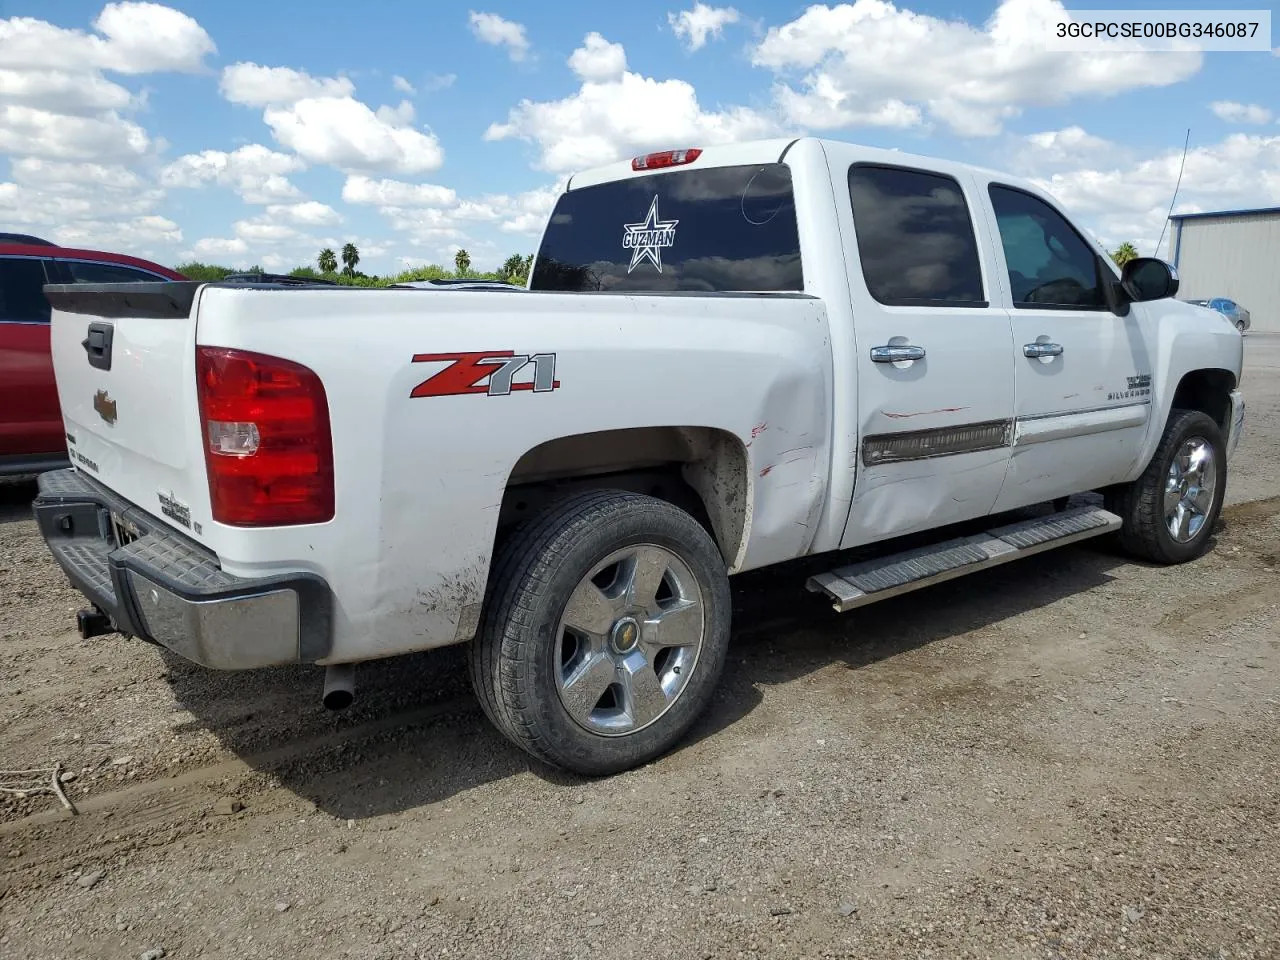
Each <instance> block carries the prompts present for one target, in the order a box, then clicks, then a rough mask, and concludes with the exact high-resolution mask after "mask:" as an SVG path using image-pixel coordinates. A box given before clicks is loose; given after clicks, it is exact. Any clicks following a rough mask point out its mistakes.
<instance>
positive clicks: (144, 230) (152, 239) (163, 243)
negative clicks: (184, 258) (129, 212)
mask: <svg viewBox="0 0 1280 960" xmlns="http://www.w3.org/2000/svg"><path fill="white" fill-rule="evenodd" d="M52 239H53V240H56V241H57V242H58V243H61V244H63V245H64V246H68V247H81V248H89V249H95V248H96V249H105V250H125V251H128V252H130V253H133V254H136V255H139V256H143V257H151V258H158V257H160V256H161V255H160V254H158V253H156V252H155V251H156V249H167V248H169V247H170V246H171V245H172V244H176V243H181V242H182V230H181V229H179V227H178V225H177V224H176V223H174V222H173V221H172V220H170V219H168V218H167V217H161V216H157V215H151V216H144V217H134V218H132V219H129V220H80V221H77V222H76V223H70V224H64V225H62V226H58V227H55V228H54V230H53V237H52ZM157 245H158V247H157ZM162 262H163V261H162Z"/></svg>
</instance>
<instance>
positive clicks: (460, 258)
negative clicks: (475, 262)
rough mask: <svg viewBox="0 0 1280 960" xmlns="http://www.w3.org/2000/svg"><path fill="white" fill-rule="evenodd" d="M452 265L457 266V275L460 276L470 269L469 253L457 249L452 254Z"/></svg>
mask: <svg viewBox="0 0 1280 960" xmlns="http://www.w3.org/2000/svg"><path fill="white" fill-rule="evenodd" d="M453 265H454V266H455V267H457V268H458V276H462V275H463V274H465V273H466V272H467V271H468V270H470V269H471V254H469V253H467V251H465V250H459V251H458V252H457V253H455V254H454V255H453Z"/></svg>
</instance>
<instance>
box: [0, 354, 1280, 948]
mask: <svg viewBox="0 0 1280 960" xmlns="http://www.w3.org/2000/svg"><path fill="white" fill-rule="evenodd" d="M1246 349H1247V354H1248V368H1247V372H1246V376H1245V380H1244V387H1245V389H1246V391H1247V394H1248V400H1249V425H1248V431H1247V434H1246V437H1245V440H1244V441H1243V444H1242V446H1241V450H1240V453H1239V455H1238V459H1237V460H1235V461H1233V464H1232V475H1231V480H1230V487H1229V492H1228V496H1229V500H1230V502H1231V503H1232V504H1233V505H1232V506H1231V507H1230V508H1229V509H1228V510H1227V511H1226V514H1225V519H1224V523H1223V524H1222V525H1221V528H1220V530H1219V531H1218V532H1217V534H1216V536H1217V543H1216V547H1215V550H1214V551H1213V552H1212V553H1211V554H1209V555H1208V556H1207V557H1205V558H1204V559H1202V560H1200V561H1198V562H1196V563H1194V564H1190V565H1187V566H1183V567H1178V568H1157V567H1149V566H1145V565H1141V564H1134V563H1130V562H1128V561H1126V560H1125V559H1124V558H1122V557H1120V556H1119V555H1117V554H1116V553H1114V552H1112V551H1111V549H1110V548H1109V547H1107V546H1106V545H1092V546H1088V547H1080V548H1068V549H1065V550H1062V551H1057V552H1051V553H1049V554H1045V555H1042V556H1040V557H1033V558H1029V559H1026V560H1023V561H1020V562H1019V563H1017V564H1012V565H1010V566H1008V567H1004V568H998V569H996V570H992V571H987V572H986V573H982V574H976V575H973V576H971V577H967V578H962V579H960V580H956V581H952V582H950V583H947V584H942V585H940V586H937V587H934V588H931V589H929V590H926V591H922V592H921V593H918V594H914V595H909V596H907V597H903V598H899V599H896V600H890V601H886V602H884V603H881V604H877V605H875V606H873V607H869V608H866V609H865V610H863V611H859V612H857V613H854V614H848V615H845V616H843V617H841V616H837V615H835V614H833V613H831V612H830V610H829V608H828V607H826V606H825V605H824V604H823V603H822V602H821V601H820V600H819V599H817V598H816V597H812V596H810V595H808V594H805V593H804V592H803V591H800V590H798V589H797V588H798V586H799V580H798V577H797V576H796V575H795V574H794V573H793V572H787V571H784V572H783V573H782V574H771V575H767V576H766V575H751V576H748V577H742V578H738V582H737V586H736V594H737V599H738V604H739V613H738V615H737V620H736V622H737V631H736V635H735V646H734V652H733V655H732V657H731V660H730V663H729V666H728V668H727V670H726V675H725V678H724V681H723V683H722V685H721V688H720V694H719V697H718V700H717V702H716V704H715V707H714V709H713V710H712V711H711V712H710V715H709V716H707V717H706V718H704V720H703V721H702V722H701V723H700V724H699V725H698V727H697V728H696V729H695V731H694V733H693V735H692V736H691V737H690V738H689V739H688V741H687V742H686V743H685V744H684V745H683V746H682V747H681V748H680V749H679V750H677V751H676V752H674V753H672V754H671V755H669V756H667V757H665V758H663V759H661V760H659V761H657V762H655V763H653V764H651V765H649V766H647V767H644V768H642V769H640V770H636V771H632V772H630V773H627V774H624V775H621V776H618V777H614V778H611V779H608V780H599V781H584V780H580V779H577V778H573V777H569V776H565V775H561V774H558V773H555V772H553V771H549V770H547V769H546V768H543V767H541V766H538V765H537V764H535V763H533V762H532V761H530V760H528V759H527V758H526V757H525V756H524V755H523V754H521V753H520V752H518V751H516V750H515V749H514V748H512V747H509V746H508V745H507V744H506V743H505V741H503V740H501V739H500V738H499V737H498V736H497V735H496V734H494V733H493V732H492V731H491V730H490V729H489V727H488V726H487V725H486V724H485V723H484V721H483V719H482V717H481V715H480V713H479V709H478V707H477V706H476V705H475V703H474V701H473V700H472V698H471V697H470V695H469V693H468V691H467V688H466V683H465V679H464V677H463V673H462V671H461V665H460V660H459V658H458V656H457V653H456V651H445V652H442V653H440V654H437V655H431V656H423V657H414V658H407V659H404V660H401V661H392V662H387V663H379V664H374V665H371V666H369V667H368V668H367V669H364V670H362V673H361V677H360V681H361V694H360V697H359V698H358V699H357V701H356V705H355V706H354V707H353V708H352V709H351V710H350V711H348V712H347V713H346V714H343V715H340V716H336V717H335V716H334V715H331V714H327V713H325V712H324V711H323V710H322V708H321V707H320V704H319V696H318V694H319V685H320V674H319V671H316V670H279V671H271V672H266V673H260V674H254V675H231V674H218V673H211V672H208V671H203V670H200V669H197V668H194V667H190V666H188V665H186V664H184V663H183V662H182V661H180V660H178V659H176V658H173V657H171V656H169V655H167V654H165V653H164V652H163V651H160V650H158V649H156V648H153V647H150V646H147V645H145V644H141V643H138V642H136V641H127V640H124V639H122V638H120V637H116V636H111V637H103V638H99V639H96V640H94V641H91V642H88V643H85V642H82V641H80V640H79V639H78V637H76V636H75V635H74V633H73V632H72V631H71V629H70V628H71V619H70V618H71V615H72V613H73V611H74V610H75V609H77V608H78V607H79V606H80V605H81V602H80V599H79V597H78V595H77V594H76V593H75V592H74V591H72V590H71V589H70V588H68V587H66V586H65V583H64V581H63V579H62V577H61V576H60V574H59V573H58V572H57V570H56V568H55V567H54V566H53V564H52V562H51V561H50V560H49V558H48V556H47V554H46V551H45V549H44V546H43V544H42V543H41V541H40V539H39V536H38V534H37V533H36V531H35V527H34V524H33V523H32V522H31V521H30V520H29V519H28V516H29V514H28V502H29V498H30V495H31V488H30V487H29V486H22V485H16V486H15V485H10V486H8V487H7V488H0V583H2V584H3V590H2V591H0V731H2V734H0V767H5V768H11V769H17V768H37V767H39V768H52V767H53V765H54V764H55V763H61V764H62V765H63V768H64V769H65V770H66V771H67V774H69V776H67V778H66V779H67V782H66V784H65V789H66V791H67V793H68V795H69V796H70V798H71V799H72V801H73V802H74V803H75V804H76V805H77V807H78V809H79V811H80V813H79V816H75V817H72V816H70V815H69V814H67V813H66V812H65V811H63V810H62V809H61V807H60V806H59V805H58V803H57V801H56V800H55V798H54V797H53V796H51V795H49V794H45V793H33V794H31V795H29V796H26V797H15V796H12V795H10V796H7V797H5V798H4V799H0V957H4V958H6V960H8V958H10V957H12V958H14V960H18V958H28V957H31V958H36V957H39V958H44V957H48V958H66V957H77V958H81V957H83V958H129V957H134V958H137V957H144V956H149V957H151V958H156V957H159V956H160V955H161V954H160V953H159V951H164V953H163V955H164V956H166V957H172V958H188V957H234V958H256V957H295V956H304V955H312V954H314V953H316V952H317V947H318V946H320V945H322V949H323V952H324V954H325V955H326V956H328V957H335V958H339V957H341V958H346V957H351V958H375V957H377V958H401V957H423V958H425V957H432V958H444V957H486V958H490V957H520V958H523V957H534V956H538V957H548V956H552V957H588V956H590V957H599V956H602V955H603V956H608V957H611V958H627V957H653V956H664V957H669V958H672V960H676V958H685V957H691V958H711V957H715V958H721V957H728V958H738V957H784V956H785V957H797V956H804V957H851V958H852V957H857V958H868V957H886V958H903V957H938V958H967V957H975V958H976V957H990V958H999V960H1019V958H1046V960H1048V958H1055V960H1056V958H1075V957H1081V958H1083V957H1088V958H1099V957H1122V956H1123V957H1151V958H1167V960H1174V958H1178V960H1183V958H1185V960H1209V958H1273V957H1277V956H1280V787H1278V786H1277V784H1278V783H1280V732H1278V730H1280V725H1278V721H1280V685H1278V684H1277V676H1280V629H1277V617H1278V614H1280V589H1278V588H1280V574H1278V573H1277V565H1278V564H1280V475H1278V474H1277V463H1278V462H1280V426H1277V424H1280V417H1277V414H1278V413H1280V377H1277V371H1278V370H1280V337H1274V336H1273V337H1268V336H1266V335H1253V336H1250V337H1249V338H1247V348H1246ZM780 616H781V619H779V617H780Z"/></svg>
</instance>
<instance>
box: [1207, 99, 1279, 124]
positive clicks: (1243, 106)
mask: <svg viewBox="0 0 1280 960" xmlns="http://www.w3.org/2000/svg"><path fill="white" fill-rule="evenodd" d="M1209 109H1210V110H1212V111H1213V112H1214V114H1215V115H1216V116H1217V117H1218V119H1219V120H1225V121H1227V122H1228V123H1255V124H1262V123H1270V122H1271V111H1270V110H1268V109H1267V108H1266V107H1260V106H1258V105H1257V104H1256V103H1235V102H1234V101H1231V100H1215V101H1214V102H1213V103H1211V104H1209Z"/></svg>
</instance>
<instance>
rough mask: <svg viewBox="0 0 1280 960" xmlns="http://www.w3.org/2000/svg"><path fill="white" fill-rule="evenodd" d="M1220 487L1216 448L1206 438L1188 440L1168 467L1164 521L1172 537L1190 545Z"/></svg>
mask: <svg viewBox="0 0 1280 960" xmlns="http://www.w3.org/2000/svg"><path fill="white" fill-rule="evenodd" d="M1217 487H1218V470H1217V464H1216V462H1215V459H1214V452H1213V447H1212V446H1210V444H1209V442H1208V441H1207V440H1205V439H1204V438H1203V437H1188V438H1187V440H1186V441H1185V442H1184V443H1183V444H1182V447H1181V448H1180V449H1179V450H1178V453H1177V455H1176V456H1174V458H1173V462H1172V463H1170V464H1169V475H1168V477H1167V478H1166V480H1165V487H1164V522H1165V526H1166V527H1168V528H1169V536H1171V537H1173V539H1174V540H1176V541H1177V542H1178V543H1190V542H1191V541H1192V540H1194V539H1195V538H1196V536H1197V535H1199V533H1200V531H1201V529H1202V528H1203V527H1204V522H1205V519H1206V518H1207V517H1208V515H1209V511H1210V509H1212V507H1213V497H1214V494H1215V493H1216V491H1217Z"/></svg>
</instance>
